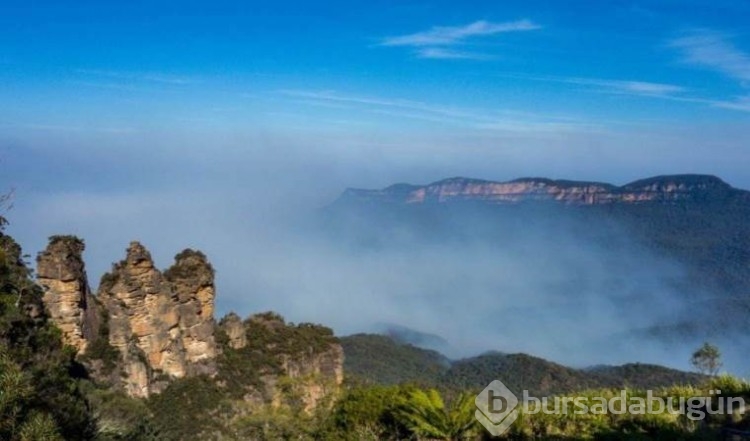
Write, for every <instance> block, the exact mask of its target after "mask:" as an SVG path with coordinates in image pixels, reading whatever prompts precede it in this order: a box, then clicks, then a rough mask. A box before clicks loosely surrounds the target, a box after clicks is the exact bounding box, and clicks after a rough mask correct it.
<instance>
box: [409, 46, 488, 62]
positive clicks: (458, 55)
mask: <svg viewBox="0 0 750 441" xmlns="http://www.w3.org/2000/svg"><path fill="white" fill-rule="evenodd" d="M417 57H419V58H430V59H434V60H486V59H488V58H490V57H489V56H487V55H484V54H478V53H474V52H464V51H457V50H453V49H446V48H442V47H426V48H422V49H419V50H418V51H417Z"/></svg>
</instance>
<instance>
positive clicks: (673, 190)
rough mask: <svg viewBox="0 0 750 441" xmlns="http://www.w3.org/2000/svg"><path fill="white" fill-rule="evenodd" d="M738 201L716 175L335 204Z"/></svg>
mask: <svg viewBox="0 0 750 441" xmlns="http://www.w3.org/2000/svg"><path fill="white" fill-rule="evenodd" d="M727 196H741V197H743V198H745V199H748V192H745V191H742V190H737V189H734V188H732V187H731V186H730V185H729V184H727V183H726V182H724V181H722V180H721V179H719V178H717V177H715V176H709V175H673V176H657V177H653V178H648V179H643V180H639V181H635V182H632V183H630V184H626V185H623V186H620V187H618V186H615V185H612V184H607V183H602V182H585V181H566V180H552V179H546V178H520V179H515V180H512V181H507V182H495V181H485V180H480V179H468V178H450V179H444V180H441V181H437V182H434V183H432V184H428V185H409V184H396V185H392V186H390V187H387V188H384V189H382V190H361V189H347V190H346V191H345V192H344V193H343V194H342V196H341V197H340V198H339V201H338V203H347V202H356V203H362V202H365V203H382V202H386V203H395V204H442V203H450V202H460V201H480V202H486V203H494V204H509V203H520V202H528V201H549V202H556V203H562V204H570V205H598V204H611V203H645V202H675V201H686V200H695V199H698V200H705V199H708V198H721V199H723V198H725V197H727Z"/></svg>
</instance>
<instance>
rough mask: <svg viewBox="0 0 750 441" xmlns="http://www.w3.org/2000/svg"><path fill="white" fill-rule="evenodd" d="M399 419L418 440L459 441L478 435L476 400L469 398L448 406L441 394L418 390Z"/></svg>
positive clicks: (432, 390) (460, 396)
mask: <svg viewBox="0 0 750 441" xmlns="http://www.w3.org/2000/svg"><path fill="white" fill-rule="evenodd" d="M397 417H398V418H399V419H400V420H401V422H402V423H403V424H404V425H405V426H406V427H408V428H409V430H411V431H412V432H413V433H414V434H415V435H417V437H419V439H433V440H446V441H460V440H467V439H471V438H472V437H474V436H476V435H477V421H476V419H475V418H474V400H473V397H471V396H470V395H468V394H461V395H459V396H458V397H457V398H456V399H455V400H453V402H452V403H450V406H446V405H445V404H444V402H443V399H442V397H441V396H440V393H439V392H438V391H436V390H434V389H431V390H428V391H423V390H421V389H417V390H414V391H412V392H411V393H410V394H409V395H408V397H407V398H406V399H405V400H404V402H403V404H402V405H401V406H400V408H399V410H398V411H397Z"/></svg>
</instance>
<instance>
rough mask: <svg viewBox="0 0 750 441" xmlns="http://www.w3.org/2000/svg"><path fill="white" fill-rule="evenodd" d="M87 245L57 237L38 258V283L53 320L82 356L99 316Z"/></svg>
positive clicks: (66, 341)
mask: <svg viewBox="0 0 750 441" xmlns="http://www.w3.org/2000/svg"><path fill="white" fill-rule="evenodd" d="M84 248H85V246H84V243H83V241H82V240H81V239H78V238H77V237H73V236H53V237H51V238H50V242H49V245H48V246H47V248H46V249H45V250H44V251H42V252H41V253H39V255H38V256H37V282H38V283H39V284H40V285H41V286H42V288H43V289H44V291H45V292H44V298H43V300H44V303H45V306H46V308H47V311H48V313H49V315H50V318H51V319H52V320H53V321H54V322H55V324H56V325H57V327H58V328H60V330H61V331H62V333H63V340H64V342H65V343H66V344H68V345H70V346H73V347H75V348H76V351H77V352H78V353H79V354H81V353H83V352H84V351H85V350H86V346H87V345H88V342H89V341H90V340H91V339H92V337H93V336H94V335H95V334H96V327H97V322H98V314H97V312H96V310H95V307H94V300H93V299H92V296H91V291H90V289H89V284H88V280H87V278H86V269H85V265H84V263H83V256H82V254H83V250H84Z"/></svg>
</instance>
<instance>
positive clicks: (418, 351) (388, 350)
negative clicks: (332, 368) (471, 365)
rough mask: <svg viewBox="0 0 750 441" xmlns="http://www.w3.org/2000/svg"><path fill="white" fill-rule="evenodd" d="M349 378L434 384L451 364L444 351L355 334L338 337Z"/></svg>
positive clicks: (373, 381) (371, 335) (390, 382)
mask: <svg viewBox="0 0 750 441" xmlns="http://www.w3.org/2000/svg"><path fill="white" fill-rule="evenodd" d="M340 342H341V346H342V347H343V348H344V371H345V372H346V373H347V375H348V376H349V378H350V379H355V380H364V381H367V382H371V383H375V384H401V383H419V384H429V385H431V384H435V383H437V382H439V379H440V378H441V376H442V375H443V373H444V372H445V371H446V370H447V369H448V367H449V366H450V360H448V358H446V357H445V356H444V355H442V354H440V353H438V352H436V351H431V350H428V349H422V348H418V347H416V346H412V345H410V344H404V343H399V342H396V341H395V340H393V339H392V338H391V337H388V336H385V335H375V334H355V335H350V336H347V337H343V338H341V339H340Z"/></svg>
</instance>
